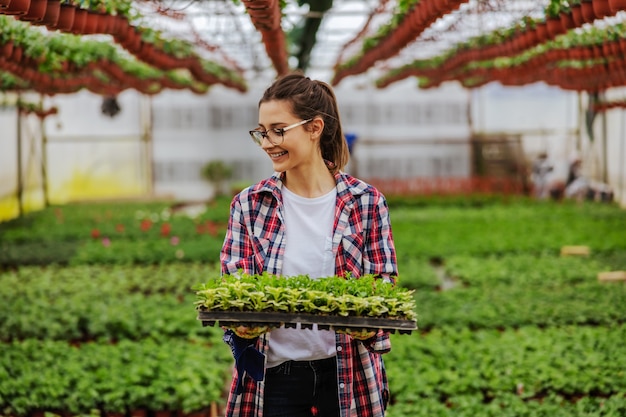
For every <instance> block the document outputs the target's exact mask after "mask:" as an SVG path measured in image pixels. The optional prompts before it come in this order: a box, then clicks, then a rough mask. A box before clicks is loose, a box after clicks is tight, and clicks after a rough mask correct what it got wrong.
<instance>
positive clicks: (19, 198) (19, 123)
mask: <svg viewBox="0 0 626 417" xmlns="http://www.w3.org/2000/svg"><path fill="white" fill-rule="evenodd" d="M21 105H22V96H21V94H18V95H17V107H16V108H17V135H16V136H17V192H16V194H17V195H16V197H17V215H18V217H22V215H23V214H24V206H23V204H22V194H23V193H24V179H23V178H22V110H21Z"/></svg>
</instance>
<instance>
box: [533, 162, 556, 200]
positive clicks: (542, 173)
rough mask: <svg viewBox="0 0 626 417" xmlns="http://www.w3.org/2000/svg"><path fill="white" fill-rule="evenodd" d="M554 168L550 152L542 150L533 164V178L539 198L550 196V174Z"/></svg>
mask: <svg viewBox="0 0 626 417" xmlns="http://www.w3.org/2000/svg"><path fill="white" fill-rule="evenodd" d="M553 170H554V167H553V166H552V163H550V161H549V160H548V154H547V153H546V152H541V153H540V154H539V155H537V159H535V161H534V162H533V164H532V170H531V180H532V182H533V190H534V195H535V197H536V198H538V199H545V198H548V197H549V196H550V187H549V175H550V173H551V172H552V171H553Z"/></svg>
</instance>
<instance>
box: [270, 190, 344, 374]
mask: <svg viewBox="0 0 626 417" xmlns="http://www.w3.org/2000/svg"><path fill="white" fill-rule="evenodd" d="M282 193H283V208H284V210H283V214H284V222H285V239H286V245H285V256H284V258H283V269H282V274H283V276H285V277H290V276H297V275H308V276H309V277H310V278H311V279H315V278H321V277H329V276H333V275H335V257H334V256H333V252H332V233H333V222H334V218H335V201H336V198H337V190H336V189H335V188H333V190H332V191H330V192H329V193H327V194H325V195H323V196H321V197H315V198H305V197H301V196H299V195H297V194H294V193H293V192H291V191H289V190H288V189H287V187H283V188H282ZM336 354H337V350H336V345H335V332H334V331H331V330H319V329H318V328H317V325H314V326H313V329H302V328H300V325H298V327H297V328H295V329H292V328H289V329H286V328H284V327H281V328H279V329H274V330H272V331H271V336H270V343H269V350H268V353H267V367H268V368H271V367H273V366H278V365H280V364H281V363H283V362H285V361H288V360H295V361H298V360H317V359H325V358H329V357H331V356H335V355H336Z"/></svg>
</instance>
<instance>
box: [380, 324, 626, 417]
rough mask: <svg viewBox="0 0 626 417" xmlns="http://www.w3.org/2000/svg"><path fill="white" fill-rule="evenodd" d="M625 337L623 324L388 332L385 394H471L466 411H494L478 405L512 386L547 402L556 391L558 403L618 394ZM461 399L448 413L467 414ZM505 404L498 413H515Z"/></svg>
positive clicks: (414, 397)
mask: <svg viewBox="0 0 626 417" xmlns="http://www.w3.org/2000/svg"><path fill="white" fill-rule="evenodd" d="M625 337H626V326H625V325H613V326H606V327H585V326H563V327H554V328H546V329H539V328H537V327H533V326H528V327H522V328H519V329H516V330H515V329H507V330H504V331H494V330H480V331H470V330H468V329H457V328H453V327H442V328H439V329H433V330H432V331H430V332H427V333H423V332H422V333H421V334H412V335H410V336H402V337H398V336H395V335H392V346H393V347H392V350H391V352H390V354H388V355H386V356H385V365H386V368H387V373H388V375H389V385H390V387H391V395H392V397H391V400H392V403H396V404H405V405H407V404H415V405H419V404H420V403H421V402H422V401H424V402H425V404H428V403H431V401H432V400H435V401H437V402H439V403H440V405H442V406H447V405H452V404H454V403H455V400H454V399H455V398H459V397H463V396H468V397H477V398H478V399H479V401H478V402H477V403H475V404H474V405H473V406H480V409H478V410H474V411H476V412H477V414H475V413H469V414H468V415H472V416H473V415H492V414H482V413H488V412H489V411H488V410H489V409H490V408H491V406H490V405H489V404H491V403H495V404H498V403H499V402H500V401H501V400H502V399H505V398H507V397H508V396H509V395H511V394H515V397H518V398H519V399H520V400H521V401H520V404H522V406H523V403H525V402H527V403H528V404H531V407H532V404H534V405H535V406H537V405H540V404H537V403H532V402H533V401H548V402H549V401H550V400H551V398H554V397H555V396H558V397H562V398H563V399H564V405H565V404H566V403H567V402H568V401H569V402H573V401H575V400H577V399H579V398H585V397H589V398H591V399H594V401H595V400H598V401H600V400H602V399H606V398H610V397H613V396H615V399H617V398H619V397H620V396H622V398H623V395H624V392H626V391H625V390H626V346H624V343H623V340H624V338H625ZM511 398H514V397H511ZM618 403H619V402H618ZM460 405H461V404H458V403H456V407H454V408H455V409H456V410H457V413H456V414H453V415H465V414H463V413H461V412H460V411H461V409H462V408H463V407H461V408H458V407H459V406H460ZM571 405H573V404H570V406H571ZM503 406H504V407H503V413H505V414H503V415H515V414H514V413H507V410H506V408H507V405H506V403H504V404H503ZM621 406H622V407H623V406H624V402H621ZM524 408H525V407H524ZM468 411H469V410H468ZM492 411H493V410H492ZM420 415H421V414H420ZM435 415H438V414H435ZM443 415H448V414H443ZM518 415H529V416H530V415H535V414H530V413H529V414H518Z"/></svg>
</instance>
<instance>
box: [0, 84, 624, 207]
mask: <svg viewBox="0 0 626 417" xmlns="http://www.w3.org/2000/svg"><path fill="white" fill-rule="evenodd" d="M346 85H349V83H346ZM265 87H266V85H264V84H263V85H253V86H252V87H251V89H250V91H249V92H247V93H245V94H242V93H239V92H235V91H233V90H230V89H226V88H224V87H220V86H216V87H214V88H212V89H211V90H210V91H209V93H208V94H205V95H202V96H200V95H195V94H193V93H190V92H185V91H166V92H164V93H162V94H159V95H157V96H154V97H145V96H140V95H138V94H136V93H135V92H133V91H127V92H124V93H123V94H121V95H120V96H119V98H118V99H119V103H120V105H121V108H122V111H121V113H120V114H119V115H117V116H116V117H114V118H110V117H108V116H105V115H103V114H102V113H101V110H100V105H101V102H102V99H101V97H99V96H96V95H93V94H90V93H88V92H80V93H77V94H72V95H60V96H54V97H49V98H46V100H45V103H44V104H45V107H50V106H56V107H58V109H59V114H58V115H55V116H51V117H49V118H48V119H46V121H45V132H46V133H47V140H48V145H47V147H46V149H47V160H48V168H49V172H48V177H49V185H50V186H49V190H50V198H51V202H53V203H63V202H66V201H72V200H79V199H85V198H108V197H111V198H114V197H133V196H147V195H152V196H167V197H172V198H175V199H180V200H193V201H198V200H205V199H208V198H210V197H211V196H212V195H213V193H214V190H212V188H211V186H210V184H207V182H206V181H204V180H203V179H202V178H201V175H200V169H201V167H202V165H203V164H205V163H206V162H208V161H210V160H214V159H218V160H223V161H225V162H227V163H231V164H233V166H234V168H235V180H237V181H245V182H253V181H257V180H259V179H261V178H264V177H266V176H268V175H270V174H271V170H272V167H271V164H270V162H269V160H268V159H267V158H266V157H265V155H264V154H263V153H262V152H261V151H260V150H259V149H258V147H257V146H256V145H254V143H253V142H252V141H251V140H250V138H249V135H248V133H247V132H248V130H250V129H252V128H254V127H255V126H256V125H257V121H258V119H257V118H258V109H257V104H258V100H259V98H260V96H261V94H262V92H263V90H264V89H265ZM336 94H337V97H338V100H339V105H340V111H341V113H342V119H343V126H344V130H345V132H346V133H355V134H356V135H357V136H358V137H359V139H358V142H357V144H356V146H355V150H354V155H353V159H352V161H351V163H350V165H349V166H348V169H349V171H351V172H353V173H354V174H356V175H358V176H360V177H362V178H366V179H367V178H368V177H372V178H380V177H383V178H384V177H387V178H389V177H416V176H418V177H467V176H469V175H470V174H471V149H470V146H469V138H470V137H471V136H472V134H473V133H476V134H498V133H507V134H519V135H521V137H522V139H523V147H524V152H525V154H526V155H527V156H528V158H529V159H531V158H532V157H533V156H534V155H536V154H537V153H539V152H540V151H547V152H548V154H549V156H550V158H551V159H552V161H553V162H554V163H555V164H556V166H557V170H556V171H555V173H554V176H555V178H556V177H564V176H565V174H566V165H567V162H568V158H569V157H570V156H571V155H572V154H573V153H574V152H575V151H577V152H580V153H581V155H582V156H583V160H584V163H585V165H584V167H585V169H586V173H587V174H588V175H590V176H591V177H593V178H594V179H600V180H602V173H603V172H605V171H606V172H607V181H608V183H609V184H610V185H611V186H612V187H613V188H614V190H615V191H616V193H617V197H618V199H619V200H620V201H621V202H622V204H623V205H626V167H625V166H624V164H625V163H624V161H626V144H625V141H624V138H625V137H626V115H625V113H624V110H610V111H608V112H606V113H605V114H604V116H606V128H604V126H605V123H604V122H603V117H604V116H603V115H600V116H598V117H597V120H596V122H595V124H594V131H595V135H596V137H597V138H599V139H596V140H595V141H594V142H591V141H589V138H588V135H587V133H586V131H585V128H584V124H583V122H582V120H583V119H582V115H581V113H580V109H583V108H584V106H585V105H586V95H585V94H577V93H574V92H567V91H562V90H559V89H556V88H553V87H549V86H546V85H544V84H541V83H538V84H534V85H530V86H526V87H519V88H512V87H506V88H505V87H502V86H500V85H498V84H495V83H492V84H488V85H486V86H484V87H482V88H480V89H477V90H473V91H468V90H464V89H462V88H460V87H459V86H458V85H457V84H455V83H447V84H444V85H443V86H442V87H441V88H439V89H435V90H419V89H418V88H417V87H416V85H415V82H414V81H413V80H405V81H403V82H399V83H396V84H393V85H392V86H390V87H389V88H386V89H384V90H378V89H375V88H373V87H367V88H365V87H362V86H361V87H359V88H354V87H346V86H342V85H340V86H339V87H337V89H336ZM622 97H624V90H612V91H610V92H609V94H608V98H609V99H610V98H618V99H621V98H622ZM35 98H36V99H37V98H38V96H36V97H35ZM150 117H151V118H152V119H151V120H150ZM37 122H38V119H37V118H35V117H34V116H33V117H29V118H27V121H24V122H23V125H22V130H23V132H28V134H27V135H26V134H25V133H23V135H25V136H28V137H29V138H28V139H23V140H22V146H23V148H24V149H26V150H24V151H23V160H22V163H23V167H24V168H23V169H24V170H25V172H24V175H25V176H28V178H30V181H31V182H30V185H29V186H30V187H31V188H33V189H34V191H32V192H31V193H30V195H28V196H26V200H28V201H27V203H32V202H33V201H35V200H37V199H39V200H41V193H39V194H37V190H40V189H41V184H40V183H39V184H38V183H37V181H38V180H39V181H40V174H38V173H37V172H36V171H37V167H38V166H39V165H38V164H37V158H41V157H42V155H41V149H40V145H39V144H40V143H41V134H40V133H37V125H38V123H37ZM0 123H1V125H2V126H3V128H2V130H0V219H3V218H7V216H14V215H15V210H16V204H15V198H11V197H12V196H14V195H15V191H16V170H17V160H16V152H17V151H16V149H17V148H16V146H17V145H16V144H17V142H16V137H17V116H16V111H15V109H14V108H4V109H3V108H1V107H0ZM604 138H606V140H604ZM605 144H606V145H605ZM38 146H39V148H38ZM605 146H606V150H605ZM605 155H606V157H607V161H606V170H605V169H604V166H605V161H604V159H603V157H604V156H605ZM7 213H9V214H7Z"/></svg>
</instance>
